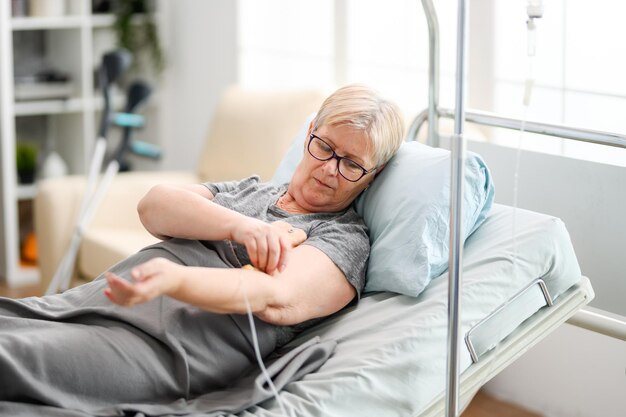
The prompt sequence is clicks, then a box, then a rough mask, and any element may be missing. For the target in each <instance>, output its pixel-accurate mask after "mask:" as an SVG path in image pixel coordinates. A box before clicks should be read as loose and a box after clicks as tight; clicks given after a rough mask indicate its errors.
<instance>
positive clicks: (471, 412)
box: [0, 281, 542, 417]
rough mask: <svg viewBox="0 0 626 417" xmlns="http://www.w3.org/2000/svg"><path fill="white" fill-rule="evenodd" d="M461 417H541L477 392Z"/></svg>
mask: <svg viewBox="0 0 626 417" xmlns="http://www.w3.org/2000/svg"><path fill="white" fill-rule="evenodd" d="M44 290H45V289H44V288H43V287H42V286H41V285H32V286H25V287H19V288H7V286H6V284H4V283H3V282H1V281H0V296H1V297H11V298H23V297H31V296H40V295H42V294H43V293H44ZM461 417H542V416H541V415H540V414H536V413H531V412H529V411H527V410H524V409H523V408H520V407H518V406H515V405H512V404H508V403H505V402H503V401H499V400H497V399H495V398H493V397H491V396H490V395H488V394H486V393H484V392H482V391H481V392H479V393H478V394H476V396H475V397H474V399H473V400H472V402H471V404H470V405H469V406H468V407H467V409H466V410H465V412H464V413H463V414H462V416H461Z"/></svg>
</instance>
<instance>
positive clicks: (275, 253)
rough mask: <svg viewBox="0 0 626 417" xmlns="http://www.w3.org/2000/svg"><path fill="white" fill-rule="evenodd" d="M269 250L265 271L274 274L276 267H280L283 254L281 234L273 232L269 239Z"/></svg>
mask: <svg viewBox="0 0 626 417" xmlns="http://www.w3.org/2000/svg"><path fill="white" fill-rule="evenodd" d="M267 245H268V251H267V265H266V267H265V272H267V273H268V274H270V275H272V274H273V273H274V271H276V269H278V263H279V261H280V258H281V255H282V249H283V247H282V245H281V244H280V236H279V235H277V234H276V233H272V234H270V235H269V236H268V239H267Z"/></svg>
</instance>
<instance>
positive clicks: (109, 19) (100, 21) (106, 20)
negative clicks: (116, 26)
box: [91, 14, 115, 28]
mask: <svg viewBox="0 0 626 417" xmlns="http://www.w3.org/2000/svg"><path fill="white" fill-rule="evenodd" d="M114 22H115V16H114V15H112V14H96V15H93V16H92V17H91V26H92V27H94V28H108V27H111V26H113V23H114Z"/></svg>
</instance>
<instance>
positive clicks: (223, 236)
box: [137, 184, 306, 274]
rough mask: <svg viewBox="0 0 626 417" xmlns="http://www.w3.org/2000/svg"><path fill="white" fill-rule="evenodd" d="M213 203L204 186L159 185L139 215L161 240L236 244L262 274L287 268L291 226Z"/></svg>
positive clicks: (146, 226) (142, 206)
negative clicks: (244, 250)
mask: <svg viewBox="0 0 626 417" xmlns="http://www.w3.org/2000/svg"><path fill="white" fill-rule="evenodd" d="M212 199H213V194H212V193H211V192H210V191H209V190H208V189H207V188H206V187H204V186H203V185H200V184H195V185H184V186H180V185H156V186H154V187H152V188H151V189H150V191H148V193H147V194H146V195H145V196H144V197H143V198H142V199H141V201H139V204H138V205H137V211H138V212H139V218H140V219H141V222H142V223H143V225H144V227H145V228H146V230H147V231H148V232H150V233H151V234H152V235H153V236H155V237H157V238H159V239H168V238H171V237H177V238H182V239H190V240H232V241H235V242H237V243H240V244H242V245H244V246H245V247H246V250H247V251H248V254H249V256H250V261H251V263H252V264H253V265H254V266H255V267H257V268H259V269H260V270H262V271H265V272H267V273H269V274H271V273H273V272H274V270H276V269H279V270H281V269H282V268H284V266H285V265H286V263H287V258H288V255H289V251H290V249H291V243H290V241H289V239H287V237H286V236H285V233H286V230H288V229H289V228H290V226H289V225H288V224H287V223H285V222H276V223H274V224H268V223H265V222H263V221H261V220H258V219H254V218H252V217H248V216H244V215H243V214H240V213H237V212H236V211H233V210H230V209H228V208H226V207H222V206H220V205H219V204H215V203H213V202H212V201H211V200H212ZM283 223H284V224H283ZM299 232H301V231H299ZM302 234H304V232H302ZM304 236H305V238H306V235H304ZM302 240H304V239H302Z"/></svg>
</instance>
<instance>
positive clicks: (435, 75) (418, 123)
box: [408, 0, 626, 417]
mask: <svg viewBox="0 0 626 417" xmlns="http://www.w3.org/2000/svg"><path fill="white" fill-rule="evenodd" d="M422 6H423V9H424V13H425V15H426V21H427V24H428V32H429V88H428V95H429V100H428V108H427V109H426V110H424V111H422V112H421V113H420V114H419V115H418V116H417V117H416V118H415V119H414V120H413V122H412V124H411V126H410V128H409V131H408V140H415V139H416V138H417V134H418V133H419V131H420V128H421V127H422V125H423V124H424V122H426V121H428V139H427V143H428V144H429V145H431V146H439V118H441V117H444V118H453V119H454V121H455V127H454V135H453V136H452V138H451V151H452V158H451V160H452V184H451V201H450V206H451V215H450V229H451V230H450V258H449V266H448V269H449V271H450V273H449V284H448V286H449V287H448V288H449V297H448V302H449V307H448V317H449V319H448V322H449V325H448V368H447V374H448V375H447V387H446V392H445V397H444V395H443V394H442V396H440V397H439V398H437V399H436V400H434V401H433V402H432V403H431V405H430V406H429V407H428V408H427V410H426V411H425V412H424V413H420V416H435V415H441V414H443V411H444V409H445V415H446V416H455V417H456V416H458V415H459V409H460V406H459V400H461V401H462V403H463V407H464V406H466V405H467V404H468V403H469V401H470V400H471V398H472V397H473V396H474V395H475V393H476V392H477V391H478V389H479V388H480V387H481V386H482V385H483V384H484V383H485V382H487V381H488V380H489V379H491V378H492V377H493V376H495V375H497V374H498V373H499V372H500V371H501V370H502V369H504V368H505V367H506V366H508V365H509V364H510V363H511V362H512V361H514V360H515V359H517V358H518V357H519V356H521V355H522V354H523V353H524V352H526V351H527V350H528V349H529V348H530V347H532V346H534V345H535V344H536V343H538V342H539V341H540V340H542V339H543V338H544V337H546V336H547V335H548V334H549V333H551V332H552V331H553V330H554V329H556V328H557V327H558V326H559V325H561V324H562V323H564V322H566V321H567V322H568V323H570V324H573V325H576V326H579V327H583V328H586V329H588V330H591V331H594V332H598V333H601V334H604V335H608V336H610V337H615V338H618V339H621V340H626V322H623V321H619V320H616V319H612V318H609V317H605V316H602V315H599V314H596V313H594V312H591V311H589V310H585V309H583V307H584V306H585V305H586V304H588V303H589V301H590V300H591V299H592V298H593V296H594V294H593V289H592V288H591V285H590V284H589V280H588V279H587V278H586V277H583V279H582V281H581V283H580V284H578V285H575V286H574V287H573V288H571V289H570V290H568V292H567V293H566V294H565V295H564V296H562V297H563V298H562V299H561V298H559V300H558V302H557V303H555V304H554V305H550V304H551V300H550V296H549V294H547V293H546V291H543V293H544V297H545V300H546V304H547V307H546V308H542V309H541V310H540V311H539V312H538V313H536V314H535V315H534V316H532V317H531V318H530V319H528V320H527V321H526V322H524V323H523V324H522V325H521V326H520V327H519V328H517V329H516V330H515V331H514V332H513V333H512V334H511V335H509V336H508V337H507V338H506V339H505V340H504V341H502V343H500V344H499V345H498V348H496V349H495V350H491V351H486V352H485V353H484V355H483V356H482V357H481V356H480V355H478V354H477V352H476V351H475V349H474V346H473V345H472V342H471V340H472V338H471V334H472V332H473V331H475V328H479V326H481V325H482V324H483V322H481V323H478V324H477V325H476V326H478V327H475V328H472V329H471V330H470V331H469V332H468V334H467V335H466V337H465V343H466V344H467V346H468V349H469V350H470V353H472V360H473V362H474V363H473V365H472V366H470V368H469V369H467V370H466V371H465V372H464V373H463V375H462V376H460V375H459V374H460V371H459V369H460V368H459V350H460V345H461V338H460V334H459V333H460V317H459V316H460V306H459V301H460V283H461V273H462V271H461V263H460V262H461V258H462V239H461V236H462V234H461V227H460V226H461V224H462V221H461V218H462V205H461V203H462V200H463V199H462V195H463V190H462V185H463V171H464V158H465V138H464V136H463V128H464V122H465V121H469V122H472V123H477V124H482V125H487V126H493V127H501V128H507V129H514V130H522V129H523V130H524V131H527V132H531V133H539V134H544V135H550V136H556V137H560V138H564V139H571V140H577V141H584V142H590V143H596V144H603V145H609V146H616V147H621V148H626V135H622V134H616V133H608V132H600V131H595V130H589V129H579V128H572V127H568V126H563V125H554V124H546V123H539V122H532V121H522V120H518V119H513V118H508V117H502V116H498V115H495V114H491V113H485V112H479V111H466V110H465V97H464V82H465V67H466V59H465V46H466V42H467V41H466V39H467V34H466V26H467V24H466V23H467V18H466V9H467V0H458V20H457V56H456V58H457V63H456V70H457V71H456V103H455V105H456V108H455V109H454V110H451V109H443V108H440V107H439V105H438V102H439V24H438V20H437V14H436V11H435V8H434V6H433V3H432V0H422ZM532 287H534V286H529V287H528V288H526V289H525V290H528V289H529V288H532ZM543 288H544V289H545V287H543ZM525 290H522V292H520V293H519V294H517V295H516V296H514V297H513V298H512V299H511V300H509V302H510V303H513V302H515V300H516V299H519V298H520V297H523V296H524V294H523V292H524V291H525ZM506 308H507V304H504V305H503V306H502V307H501V308H499V309H498V310H497V311H496V312H495V313H494V315H496V314H497V313H498V312H500V311H504V310H506ZM488 319H489V318H487V319H486V320H488ZM496 342H498V343H499V342H500V341H496ZM496 351H497V355H496ZM444 400H445V401H444Z"/></svg>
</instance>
